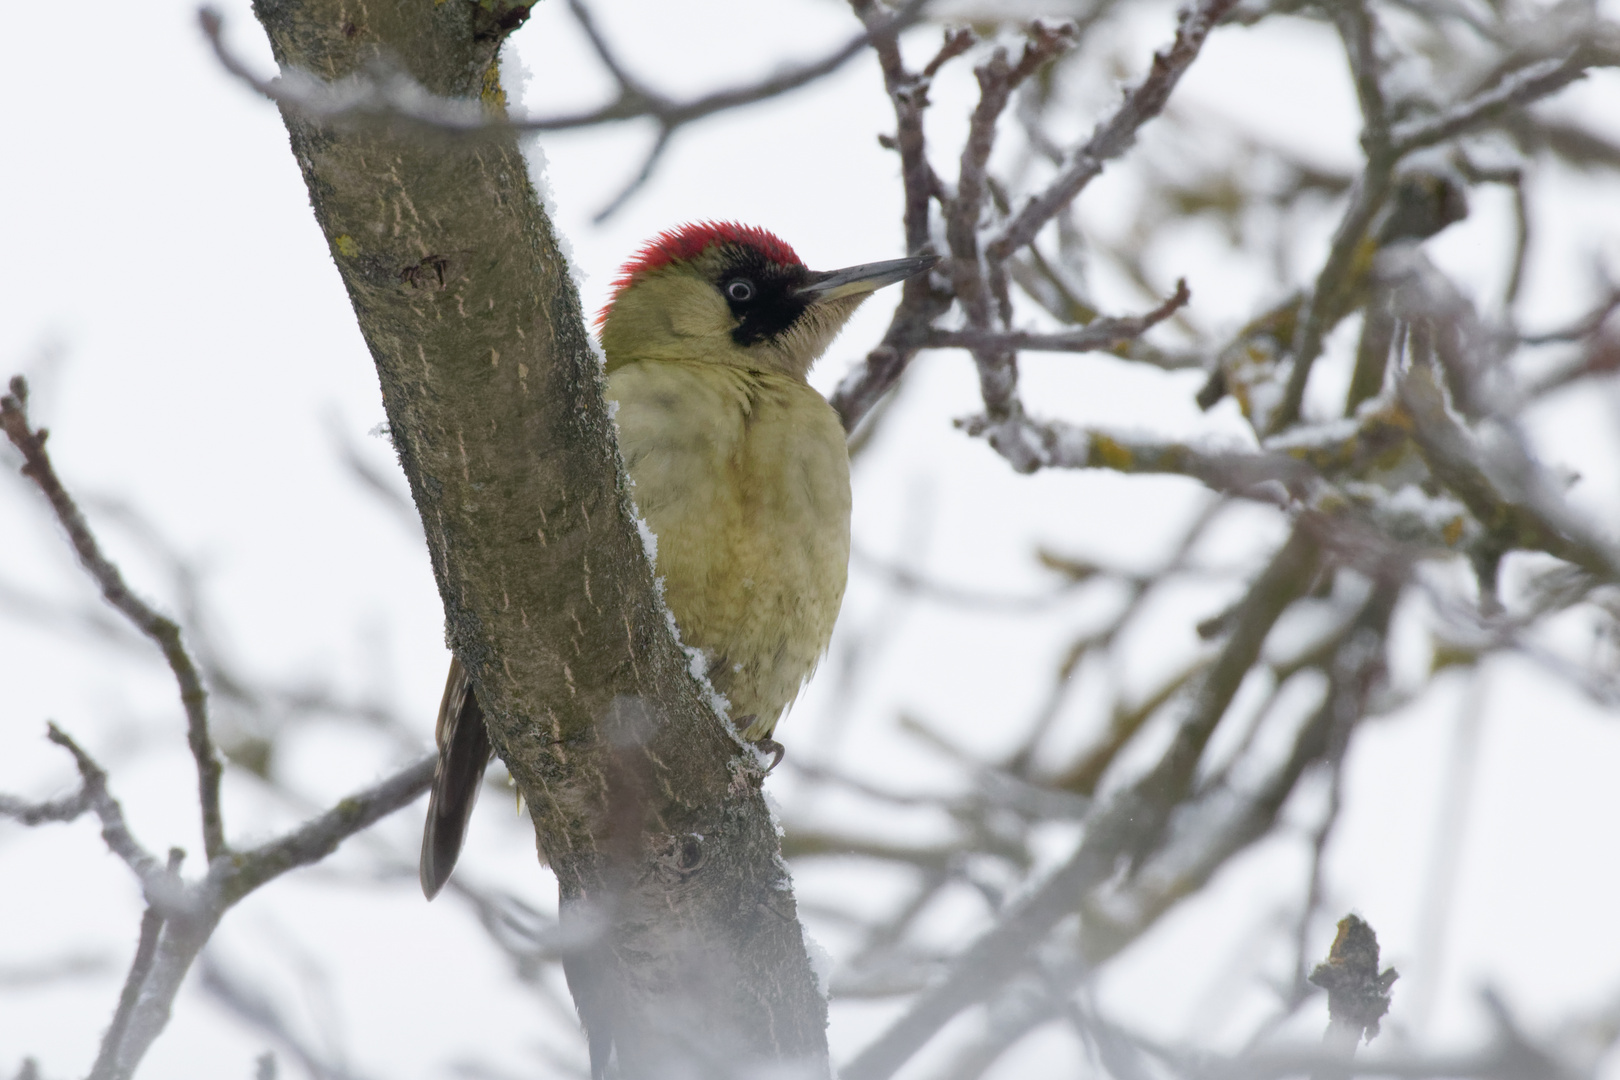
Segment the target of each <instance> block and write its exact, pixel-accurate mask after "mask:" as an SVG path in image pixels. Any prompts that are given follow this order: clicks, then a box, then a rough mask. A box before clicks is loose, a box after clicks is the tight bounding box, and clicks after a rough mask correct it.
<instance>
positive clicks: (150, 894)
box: [47, 724, 176, 905]
mask: <svg viewBox="0 0 1620 1080" xmlns="http://www.w3.org/2000/svg"><path fill="white" fill-rule="evenodd" d="M47 737H48V738H49V739H50V740H51V742H53V743H55V744H56V745H57V746H60V747H61V748H62V749H64V750H66V751H67V752H68V753H70V754H72V755H73V762H74V764H75V765H77V766H78V768H79V780H80V782H81V784H82V785H83V787H82V790H81V792H80V794H81V795H82V796H83V798H84V799H85V800H86V801H87V802H88V803H89V804H90V808H91V809H93V810H94V811H95V812H96V816H97V817H98V818H100V819H101V838H102V839H103V840H105V841H106V843H107V847H108V849H109V850H111V851H112V853H113V854H114V855H117V856H118V857H119V858H120V859H122V860H124V864H125V865H126V866H128V867H129V868H130V869H131V870H133V871H135V876H136V877H137V878H139V879H140V882H141V887H142V889H144V890H145V892H146V899H147V902H148V903H151V904H159V903H161V904H165V905H168V904H170V903H171V902H172V901H173V899H174V894H175V892H176V890H175V888H174V884H175V882H174V879H173V878H172V877H171V876H170V875H168V874H167V873H166V872H165V871H164V869H163V864H162V863H160V862H158V861H157V858H156V857H155V856H154V855H153V854H152V853H151V852H149V851H147V850H146V849H145V848H143V847H142V846H141V845H140V842H139V841H137V840H136V839H135V836H134V834H133V833H131V832H130V831H129V824H128V822H126V821H125V820H124V808H123V807H122V806H120V805H118V800H117V799H115V798H113V797H112V794H111V793H110V792H109V791H108V790H107V773H106V771H105V770H103V769H102V767H101V766H100V765H97V764H96V762H95V759H93V758H92V757H91V756H90V755H89V754H87V753H85V752H84V750H82V749H81V748H80V747H79V744H78V743H76V742H74V741H73V739H72V737H71V736H69V735H68V734H67V733H66V732H65V731H63V730H62V729H61V728H59V727H57V726H56V725H55V724H51V725H49V728H48V732H47Z"/></svg>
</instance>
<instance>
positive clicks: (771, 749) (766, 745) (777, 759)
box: [754, 736, 787, 776]
mask: <svg viewBox="0 0 1620 1080" xmlns="http://www.w3.org/2000/svg"><path fill="white" fill-rule="evenodd" d="M754 745H755V746H757V747H759V748H760V749H761V750H763V751H764V752H765V753H767V754H770V755H771V763H770V764H769V765H767V766H766V767H765V775H766V776H769V775H770V774H771V772H772V771H773V770H775V768H776V767H777V766H778V765H780V764H782V758H783V757H784V756H785V755H786V754H787V747H785V746H783V745H782V744H781V743H779V742H777V741H776V740H775V739H772V738H770V737H768V736H767V737H766V738H763V739H760V740H758V741H757V742H755V743H754Z"/></svg>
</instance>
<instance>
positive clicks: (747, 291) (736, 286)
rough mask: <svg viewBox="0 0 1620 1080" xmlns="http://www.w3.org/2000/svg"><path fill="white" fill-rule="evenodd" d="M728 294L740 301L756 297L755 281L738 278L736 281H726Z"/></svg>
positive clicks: (729, 296)
mask: <svg viewBox="0 0 1620 1080" xmlns="http://www.w3.org/2000/svg"><path fill="white" fill-rule="evenodd" d="M726 296H727V297H728V298H730V299H732V300H735V301H737V302H738V303H743V302H745V301H748V300H752V299H753V298H754V283H753V282H752V281H744V280H743V279H742V278H738V279H737V280H736V281H728V282H726Z"/></svg>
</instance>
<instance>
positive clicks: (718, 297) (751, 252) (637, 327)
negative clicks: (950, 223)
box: [597, 221, 935, 379]
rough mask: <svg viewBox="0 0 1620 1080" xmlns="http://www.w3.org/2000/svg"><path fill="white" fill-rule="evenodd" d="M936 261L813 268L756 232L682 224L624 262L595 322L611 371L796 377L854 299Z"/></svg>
mask: <svg viewBox="0 0 1620 1080" xmlns="http://www.w3.org/2000/svg"><path fill="white" fill-rule="evenodd" d="M934 262H935V259H934V257H933V256H932V255H917V256H912V257H911V258H908V259H894V260H892V261H890V262H879V263H867V264H865V265H863V266H851V267H847V268H846V269H843V270H828V271H815V270H811V269H809V268H807V267H806V266H805V265H804V263H803V262H801V261H800V259H799V256H798V255H796V254H794V251H793V249H792V248H791V247H789V246H788V245H787V244H785V243H784V242H782V241H781V240H779V239H778V238H777V237H775V236H774V235H772V234H771V233H768V232H766V231H765V230H764V229H757V228H753V227H750V226H747V225H737V224H734V223H732V222H715V221H705V222H698V223H694V224H691V225H682V226H680V227H679V228H676V229H671V230H670V231H668V232H665V233H661V234H659V235H658V236H656V237H654V238H653V239H652V241H651V242H649V243H648V244H647V246H646V247H644V248H642V249H641V251H639V252H638V253H637V254H636V255H635V257H634V258H632V259H631V260H630V261H629V262H628V263H626V264H625V266H624V269H623V270H622V271H621V272H620V274H619V277H618V279H617V280H616V281H615V282H614V287H613V296H612V298H611V299H610V300H609V301H608V304H607V306H606V307H605V308H603V309H602V314H601V315H600V316H599V317H598V320H597V325H598V327H599V328H600V330H601V335H602V350H603V351H604V352H605V353H606V354H607V367H608V370H609V371H612V370H613V369H614V368H616V367H618V366H620V365H621V364H627V363H630V362H632V361H638V360H696V361H703V362H707V363H717V364H730V365H733V366H736V367H742V368H748V369H750V370H755V371H775V372H780V373H783V374H787V375H792V376H795V377H797V378H801V379H802V378H803V377H804V375H805V373H806V372H807V371H809V370H810V365H811V364H813V363H815V361H816V359H817V358H818V357H819V356H821V354H822V353H823V352H824V351H826V348H827V346H828V345H830V344H831V343H832V339H833V338H834V337H836V336H837V334H838V331H839V330H841V329H843V326H844V323H845V322H846V321H847V320H848V319H849V317H850V315H851V314H853V313H854V311H855V309H856V308H857V307H859V306H860V304H861V301H862V300H865V299H866V298H867V296H869V295H870V294H871V293H872V292H873V291H875V290H877V289H881V288H882V287H883V286H885V285H889V284H893V283H894V282H896V281H902V280H904V279H905V278H908V277H911V276H912V275H914V274H919V273H921V272H922V271H924V270H926V269H928V268H929V267H930V266H932V265H933V264H934Z"/></svg>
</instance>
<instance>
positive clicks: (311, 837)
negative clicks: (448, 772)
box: [219, 754, 437, 904]
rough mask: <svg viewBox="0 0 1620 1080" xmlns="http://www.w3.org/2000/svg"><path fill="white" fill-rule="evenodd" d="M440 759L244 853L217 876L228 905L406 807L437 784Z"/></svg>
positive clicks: (418, 763)
mask: <svg viewBox="0 0 1620 1080" xmlns="http://www.w3.org/2000/svg"><path fill="white" fill-rule="evenodd" d="M436 760H437V755H435V754H428V755H427V756H425V757H423V758H421V759H420V760H418V761H416V762H414V763H413V764H411V765H408V766H406V767H405V768H403V769H401V770H400V771H399V772H397V773H395V774H394V775H392V776H390V777H388V778H387V779H385V780H381V781H378V782H377V783H375V784H373V785H372V786H371V787H368V788H365V789H363V790H361V791H357V792H355V793H354V794H353V795H350V796H349V797H348V798H346V799H344V800H343V801H342V802H340V803H338V804H337V805H336V806H334V807H332V808H331V809H330V810H328V811H326V812H325V813H324V814H321V815H320V816H319V817H316V818H312V819H310V820H309V821H307V822H305V823H304V824H303V825H301V826H299V827H298V828H297V829H295V830H293V831H292V832H290V833H288V834H287V835H286V836H283V837H281V838H280V839H277V840H272V841H270V842H269V843H267V844H261V845H259V846H258V847H256V848H250V849H248V850H247V851H244V852H242V853H241V854H240V855H239V856H238V858H237V859H236V860H235V862H236V865H235V866H233V867H232V868H231V869H228V870H225V871H223V872H222V873H221V874H220V875H219V880H220V884H221V887H222V895H223V897H224V899H225V902H226V903H227V904H230V903H234V902H235V901H236V900H238V899H240V898H241V897H243V896H246V895H247V894H248V893H250V892H252V891H253V890H254V889H256V888H258V887H259V886H260V885H263V884H264V883H265V882H267V881H271V880H273V879H274V878H277V877H280V876H281V875H282V874H285V873H286V872H287V871H289V870H296V869H297V868H298V867H300V866H308V865H310V864H311V863H317V862H320V861H321V860H322V859H324V858H326V856H328V855H330V854H331V853H332V852H334V851H336V850H337V848H338V845H339V844H341V843H342V842H343V841H344V840H347V839H348V838H349V837H351V836H353V835H354V834H355V833H357V832H360V831H361V830H362V829H365V828H368V827H369V826H371V825H372V824H374V823H375V822H377V821H380V820H381V819H383V818H385V817H387V816H388V815H389V814H392V813H393V812H394V811H395V810H398V809H399V808H400V807H402V806H406V805H408V804H409V803H410V802H412V801H413V800H414V799H416V798H417V796H419V795H421V794H422V793H423V792H424V791H426V790H427V789H428V785H429V784H430V783H432V781H433V766H434V763H435V761H436Z"/></svg>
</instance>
